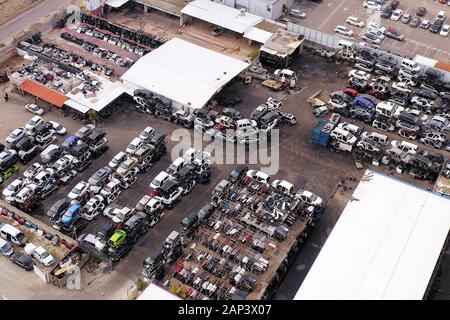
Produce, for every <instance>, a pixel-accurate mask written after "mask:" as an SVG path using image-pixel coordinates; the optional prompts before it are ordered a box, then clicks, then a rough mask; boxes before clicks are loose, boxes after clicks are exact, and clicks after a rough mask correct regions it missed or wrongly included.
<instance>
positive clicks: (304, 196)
mask: <svg viewBox="0 0 450 320" xmlns="http://www.w3.org/2000/svg"><path fill="white" fill-rule="evenodd" d="M295 197H296V198H297V199H299V200H300V201H303V202H305V203H307V204H309V205H311V206H314V207H315V208H318V209H320V208H321V207H322V203H323V200H322V198H320V197H319V196H317V195H316V194H314V193H312V192H310V191H307V190H299V191H298V192H297V193H296V194H295Z"/></svg>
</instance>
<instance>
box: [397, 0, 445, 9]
mask: <svg viewBox="0 0 450 320" xmlns="http://www.w3.org/2000/svg"><path fill="white" fill-rule="evenodd" d="M441 1H442V0H441ZM441 3H442V2H441ZM399 5H400V1H398V0H392V2H391V8H392V10H396V9H397V8H398V6H399Z"/></svg>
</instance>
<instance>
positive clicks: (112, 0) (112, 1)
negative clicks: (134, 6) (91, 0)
mask: <svg viewBox="0 0 450 320" xmlns="http://www.w3.org/2000/svg"><path fill="white" fill-rule="evenodd" d="M128 1H130V0H106V2H105V4H107V5H108V6H111V7H114V8H119V7H121V6H123V5H124V4H125V3H127V2H128Z"/></svg>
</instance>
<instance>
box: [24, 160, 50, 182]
mask: <svg viewBox="0 0 450 320" xmlns="http://www.w3.org/2000/svg"><path fill="white" fill-rule="evenodd" d="M44 169H45V167H44V166H43V165H42V164H40V163H39V162H35V163H33V164H32V165H31V166H30V167H29V168H28V169H27V170H25V172H24V173H23V176H24V177H25V179H27V180H31V179H33V178H34V176H35V175H37V174H38V173H39V172H41V171H42V170H44Z"/></svg>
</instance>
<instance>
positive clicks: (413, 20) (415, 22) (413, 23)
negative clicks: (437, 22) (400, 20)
mask: <svg viewBox="0 0 450 320" xmlns="http://www.w3.org/2000/svg"><path fill="white" fill-rule="evenodd" d="M421 22H422V20H421V19H420V18H419V17H412V18H411V21H410V22H409V25H410V26H411V27H413V28H417V27H418V26H419V25H420V23H421Z"/></svg>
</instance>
